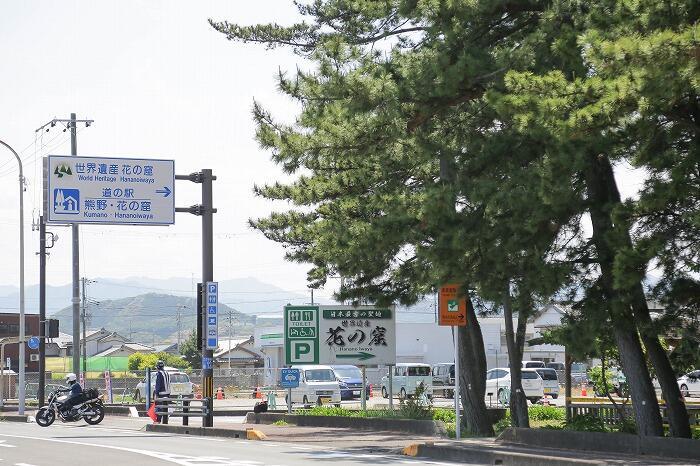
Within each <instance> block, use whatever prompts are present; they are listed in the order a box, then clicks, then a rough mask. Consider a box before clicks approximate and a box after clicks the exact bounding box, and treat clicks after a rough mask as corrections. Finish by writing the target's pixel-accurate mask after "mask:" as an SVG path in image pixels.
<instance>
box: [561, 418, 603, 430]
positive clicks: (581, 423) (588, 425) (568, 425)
mask: <svg viewBox="0 0 700 466" xmlns="http://www.w3.org/2000/svg"><path fill="white" fill-rule="evenodd" d="M564 429H566V430H578V431H581V432H607V429H606V428H605V424H604V423H603V420H602V419H600V418H597V417H595V416H593V415H591V414H582V415H580V416H574V417H573V418H572V419H571V421H569V422H565V423H564Z"/></svg>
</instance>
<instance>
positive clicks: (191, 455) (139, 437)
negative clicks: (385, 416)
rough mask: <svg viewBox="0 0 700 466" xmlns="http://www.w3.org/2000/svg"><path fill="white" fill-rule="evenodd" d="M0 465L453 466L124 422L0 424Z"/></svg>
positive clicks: (361, 452)
mask: <svg viewBox="0 0 700 466" xmlns="http://www.w3.org/2000/svg"><path fill="white" fill-rule="evenodd" d="M0 464H1V465H15V466H48V465H52V466H53V465H72V466H79V465H91V466H95V465H97V466H107V465H139V466H140V465H164V464H178V465H186V466H194V465H197V466H209V465H211V466H214V465H216V466H221V465H229V466H263V465H266V466H275V465H276V466H313V465H319V466H321V465H328V464H333V465H334V466H359V465H406V464H408V465H416V466H417V465H421V464H432V465H452V464H454V463H439V462H430V461H426V460H420V459H411V458H407V457H404V456H399V455H392V454H382V453H371V452H367V451H365V450H362V449H356V450H353V449H335V448H328V446H318V445H305V444H304V443H303V442H295V443H276V442H270V441H262V442H261V441H248V440H234V439H217V438H203V437H193V436H179V435H166V434H154V433H146V432H143V431H140V430H136V429H131V428H124V427H120V425H108V426H87V425H86V424H84V423H77V424H54V425H53V426H51V427H49V428H42V427H39V426H37V425H36V424H32V423H27V424H23V423H11V422H3V423H0Z"/></svg>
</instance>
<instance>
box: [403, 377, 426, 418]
mask: <svg viewBox="0 0 700 466" xmlns="http://www.w3.org/2000/svg"><path fill="white" fill-rule="evenodd" d="M425 390H426V389H425V386H424V385H423V384H422V383H421V384H418V386H416V391H415V394H414V396H413V398H407V399H405V400H401V401H400V403H399V409H398V412H399V415H400V417H404V418H406V419H433V401H432V400H431V399H430V398H428V397H427V396H426V391H425Z"/></svg>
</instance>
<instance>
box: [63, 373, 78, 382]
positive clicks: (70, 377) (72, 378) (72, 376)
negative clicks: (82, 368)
mask: <svg viewBox="0 0 700 466" xmlns="http://www.w3.org/2000/svg"><path fill="white" fill-rule="evenodd" d="M77 380H78V378H77V377H76V376H75V374H74V373H72V372H71V373H70V374H66V383H67V384H68V385H73V384H74V383H75V382H76V381H77Z"/></svg>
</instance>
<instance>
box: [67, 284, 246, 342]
mask: <svg viewBox="0 0 700 466" xmlns="http://www.w3.org/2000/svg"><path fill="white" fill-rule="evenodd" d="M195 306H196V301H195V300H194V299H192V298H188V297H184V296H173V295H167V294H156V293H148V294H143V295H138V296H133V297H129V298H121V299H116V300H105V301H100V303H99V305H92V304H91V305H89V306H88V308H87V314H88V316H89V317H90V319H89V323H88V325H87V326H86V327H87V328H88V329H99V328H101V327H104V328H105V329H107V330H111V331H114V332H117V333H119V334H120V335H122V336H124V337H126V338H129V339H130V340H132V341H135V342H139V343H144V344H147V345H153V344H159V343H163V342H174V341H177V332H178V322H177V315H178V311H179V312H180V316H181V325H180V328H181V336H182V339H183V340H184V339H185V338H186V337H187V335H188V334H189V333H190V332H191V331H192V329H194V327H195V325H196V321H197V315H196V313H195ZM72 312H73V311H72V307H70V306H69V307H65V308H63V309H61V310H60V311H58V312H56V313H55V314H54V317H55V318H57V319H58V320H59V322H60V323H59V328H60V330H61V331H62V332H65V333H73V332H72V329H73V316H72ZM219 313H220V316H221V317H220V324H219V331H220V334H221V335H224V334H227V333H228V322H229V314H230V315H231V323H232V325H231V327H232V332H231V333H232V334H234V335H236V334H238V335H246V334H247V335H250V334H252V332H253V327H254V326H255V320H256V319H255V316H249V315H246V314H243V313H241V312H238V311H236V310H234V309H232V308H230V307H228V306H226V305H225V304H221V305H220V309H219Z"/></svg>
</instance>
